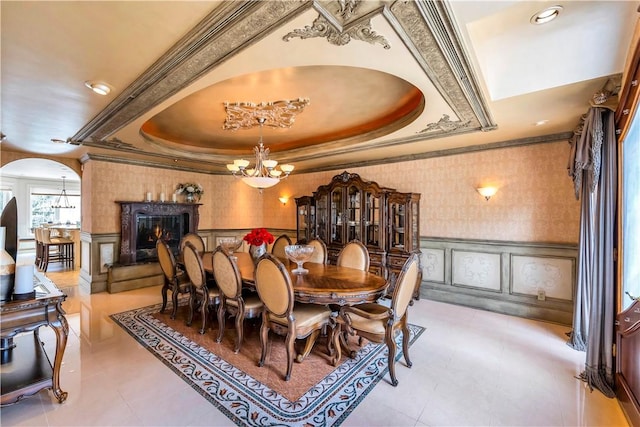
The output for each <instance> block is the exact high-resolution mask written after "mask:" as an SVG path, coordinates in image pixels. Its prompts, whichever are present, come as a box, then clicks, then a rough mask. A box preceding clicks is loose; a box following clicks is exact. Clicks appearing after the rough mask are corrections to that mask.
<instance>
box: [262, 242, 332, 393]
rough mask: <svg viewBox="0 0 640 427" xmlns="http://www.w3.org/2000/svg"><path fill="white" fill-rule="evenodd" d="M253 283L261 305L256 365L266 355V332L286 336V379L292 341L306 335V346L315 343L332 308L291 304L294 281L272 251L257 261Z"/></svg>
mask: <svg viewBox="0 0 640 427" xmlns="http://www.w3.org/2000/svg"><path fill="white" fill-rule="evenodd" d="M255 284H256V289H257V291H258V295H259V296H260V299H261V300H262V303H263V304H264V307H263V309H262V326H261V327H260V345H261V348H262V351H261V355H260V362H259V363H258V366H264V362H265V359H266V357H267V345H268V341H269V331H270V330H273V332H275V333H276V334H278V335H285V336H286V338H285V345H286V349H287V372H286V374H285V376H284V379H285V381H289V379H290V378H291V371H292V369H293V359H294V352H295V340H296V339H303V338H307V337H308V341H307V345H309V343H313V342H315V339H316V338H317V336H318V334H319V333H320V331H321V330H322V329H323V328H324V327H325V326H326V325H328V324H329V318H330V316H331V310H329V308H328V307H326V306H324V305H316V304H303V303H294V293H293V284H292V283H291V277H290V276H289V272H288V271H287V268H286V267H285V266H284V264H283V263H282V262H281V261H280V260H278V259H277V258H276V257H274V256H273V255H271V254H266V255H263V257H262V258H260V261H258V265H257V266H256V270H255ZM306 350H307V349H305V353H306ZM296 359H297V360H298V361H299V362H300V361H302V359H301V357H299V356H296Z"/></svg>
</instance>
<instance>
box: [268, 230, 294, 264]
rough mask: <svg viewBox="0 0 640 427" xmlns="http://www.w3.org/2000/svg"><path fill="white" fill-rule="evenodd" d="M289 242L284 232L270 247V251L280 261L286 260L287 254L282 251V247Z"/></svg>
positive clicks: (289, 239)
mask: <svg viewBox="0 0 640 427" xmlns="http://www.w3.org/2000/svg"><path fill="white" fill-rule="evenodd" d="M290 244H291V238H290V237H289V236H287V235H286V234H283V235H281V236H279V237H278V238H277V239H276V241H275V242H273V246H272V247H271V253H272V254H273V255H274V256H275V257H276V258H278V259H279V260H280V261H282V262H286V261H287V260H288V258H287V254H286V253H285V251H284V247H285V246H288V245H290Z"/></svg>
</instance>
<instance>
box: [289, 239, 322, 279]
mask: <svg viewBox="0 0 640 427" xmlns="http://www.w3.org/2000/svg"><path fill="white" fill-rule="evenodd" d="M314 250H315V248H314V247H313V246H310V245H287V246H285V247H284V253H285V254H287V258H289V259H290V260H291V261H293V262H295V263H296V264H298V268H296V269H293V270H291V272H292V273H294V274H306V273H308V272H309V270H307V269H306V268H303V267H302V264H304V263H305V262H307V261H309V258H311V255H312V254H313V251H314Z"/></svg>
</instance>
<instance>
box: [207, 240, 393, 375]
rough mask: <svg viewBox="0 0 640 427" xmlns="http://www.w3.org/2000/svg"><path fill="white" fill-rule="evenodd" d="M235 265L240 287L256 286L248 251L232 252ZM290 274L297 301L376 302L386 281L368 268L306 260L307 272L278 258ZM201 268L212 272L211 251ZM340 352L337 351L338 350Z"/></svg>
mask: <svg viewBox="0 0 640 427" xmlns="http://www.w3.org/2000/svg"><path fill="white" fill-rule="evenodd" d="M233 256H234V257H235V259H236V265H237V266H238V270H239V272H240V277H241V278H242V284H243V287H245V288H248V289H251V290H255V277H254V272H255V267H256V264H255V263H254V261H253V258H252V257H251V255H249V253H248V252H234V253H233ZM281 261H282V262H283V264H284V265H285V267H287V270H288V271H289V276H290V278H291V283H292V285H293V293H294V298H295V301H296V302H301V303H309V304H322V305H329V306H331V305H334V306H344V305H356V304H362V303H367V302H375V301H377V300H378V299H379V298H381V297H382V296H383V295H385V292H386V289H387V285H388V282H387V280H386V279H385V278H384V277H381V276H378V275H376V274H374V273H370V272H368V271H362V270H358V269H355V268H349V267H342V266H337V265H332V264H319V263H313V262H305V263H304V268H305V269H307V270H308V272H307V273H304V274H299V273H295V272H293V270H295V269H296V268H297V264H296V263H295V262H291V261H289V260H281ZM203 264H204V268H205V270H206V271H207V272H208V273H213V263H212V262H211V253H210V252H209V253H206V254H205V255H203ZM314 341H315V339H314V340H307V343H306V344H305V348H304V350H303V352H302V353H301V354H299V355H298V357H297V359H296V360H297V361H298V362H302V360H304V358H305V357H306V356H307V355H308V354H309V352H310V351H311V349H312V347H313V344H314ZM338 354H339V353H338Z"/></svg>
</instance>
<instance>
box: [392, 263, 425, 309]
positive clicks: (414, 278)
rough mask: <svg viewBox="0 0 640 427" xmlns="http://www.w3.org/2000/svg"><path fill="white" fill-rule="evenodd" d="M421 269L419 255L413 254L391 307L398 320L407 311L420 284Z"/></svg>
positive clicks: (398, 285)
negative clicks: (418, 283) (417, 284)
mask: <svg viewBox="0 0 640 427" xmlns="http://www.w3.org/2000/svg"><path fill="white" fill-rule="evenodd" d="M419 269H420V263H419V262H418V255H417V254H413V255H411V256H410V257H409V259H407V261H406V262H405V264H404V266H403V268H402V271H401V272H400V275H399V276H398V279H397V282H396V287H395V289H394V290H393V297H392V299H391V306H392V308H393V313H394V316H395V318H396V319H399V318H402V316H404V313H405V312H406V311H407V307H408V306H409V303H410V302H411V298H412V297H413V292H414V290H415V288H416V283H417V282H418V277H419Z"/></svg>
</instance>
